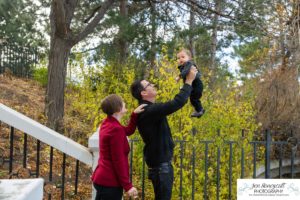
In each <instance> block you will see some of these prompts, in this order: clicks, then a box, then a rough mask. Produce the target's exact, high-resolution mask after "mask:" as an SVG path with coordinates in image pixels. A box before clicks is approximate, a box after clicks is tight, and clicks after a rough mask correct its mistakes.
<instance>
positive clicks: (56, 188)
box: [0, 121, 91, 200]
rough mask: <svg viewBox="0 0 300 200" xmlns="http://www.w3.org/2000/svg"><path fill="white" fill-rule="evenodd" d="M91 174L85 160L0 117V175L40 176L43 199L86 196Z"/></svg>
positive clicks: (89, 194) (89, 192) (11, 177)
mask: <svg viewBox="0 0 300 200" xmlns="http://www.w3.org/2000/svg"><path fill="white" fill-rule="evenodd" d="M90 174H91V168H90V167H89V166H87V165H86V164H82V163H81V164H80V162H79V161H78V160H75V159H74V158H71V157H69V156H67V155H66V154H65V153H62V152H59V151H58V150H56V149H54V148H53V147H51V146H49V145H47V144H43V143H42V142H41V141H39V140H37V139H35V138H33V137H31V136H29V135H28V134H26V133H22V132H21V131H19V130H16V129H15V128H14V127H10V126H8V125H6V124H4V123H2V122H1V121H0V179H3V178H6V179H22V178H37V177H42V178H44V180H45V185H44V199H55V200H56V199H86V198H85V197H91V182H90V178H89V177H90ZM79 183H81V188H79Z"/></svg>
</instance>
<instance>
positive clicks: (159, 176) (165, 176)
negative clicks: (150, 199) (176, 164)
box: [148, 162, 174, 200]
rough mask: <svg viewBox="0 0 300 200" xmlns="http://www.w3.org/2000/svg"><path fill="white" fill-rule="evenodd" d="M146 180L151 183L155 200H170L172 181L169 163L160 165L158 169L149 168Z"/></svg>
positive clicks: (172, 176) (171, 168) (171, 169)
mask: <svg viewBox="0 0 300 200" xmlns="http://www.w3.org/2000/svg"><path fill="white" fill-rule="evenodd" d="M148 178H149V179H150V180H151V181H152V185H153V188H154V193H155V200H170V199H171V197H172V187H173V180H174V172H173V166H172V164H171V162H165V163H161V164H160V166H159V167H155V168H149V171H148Z"/></svg>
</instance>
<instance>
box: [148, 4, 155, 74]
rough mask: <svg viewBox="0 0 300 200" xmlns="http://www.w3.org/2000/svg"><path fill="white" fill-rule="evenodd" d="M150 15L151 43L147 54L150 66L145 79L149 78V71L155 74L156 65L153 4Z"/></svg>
mask: <svg viewBox="0 0 300 200" xmlns="http://www.w3.org/2000/svg"><path fill="white" fill-rule="evenodd" d="M150 13H151V17H150V18H151V43H150V52H149V55H150V56H149V60H150V66H149V69H148V70H146V77H149V72H150V70H153V71H154V74H156V73H157V69H156V65H155V54H156V29H157V27H156V26H157V25H156V5H155V3H152V4H151V7H150Z"/></svg>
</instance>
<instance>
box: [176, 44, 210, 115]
mask: <svg viewBox="0 0 300 200" xmlns="http://www.w3.org/2000/svg"><path fill="white" fill-rule="evenodd" d="M177 61H178V65H179V66H178V69H179V71H180V74H179V76H178V77H177V78H176V81H177V82H178V81H179V80H180V79H181V78H182V79H183V81H185V79H186V75H187V74H188V73H189V71H190V69H191V67H192V66H196V65H195V63H194V62H193V61H192V54H191V52H190V51H189V50H188V49H181V50H180V51H179V52H178V54H177ZM200 76H201V74H200V72H198V73H197V74H196V78H195V80H194V81H193V83H192V87H193V89H192V93H191V96H190V101H191V104H192V105H193V107H194V109H195V111H194V112H193V113H192V114H191V117H198V118H199V117H201V116H202V115H203V114H204V112H205V110H204V109H203V107H202V104H201V101H200V98H201V97H202V92H203V83H202V81H201V79H200Z"/></svg>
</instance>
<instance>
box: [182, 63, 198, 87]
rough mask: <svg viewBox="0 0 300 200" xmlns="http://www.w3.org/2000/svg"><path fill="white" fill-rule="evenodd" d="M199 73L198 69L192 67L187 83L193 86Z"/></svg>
mask: <svg viewBox="0 0 300 200" xmlns="http://www.w3.org/2000/svg"><path fill="white" fill-rule="evenodd" d="M197 72H198V70H197V68H196V67H195V66H192V67H191V69H190V71H189V73H188V74H187V76H186V79H185V83H186V84H189V85H192V82H193V81H194V79H195V77H196V74H197Z"/></svg>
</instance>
